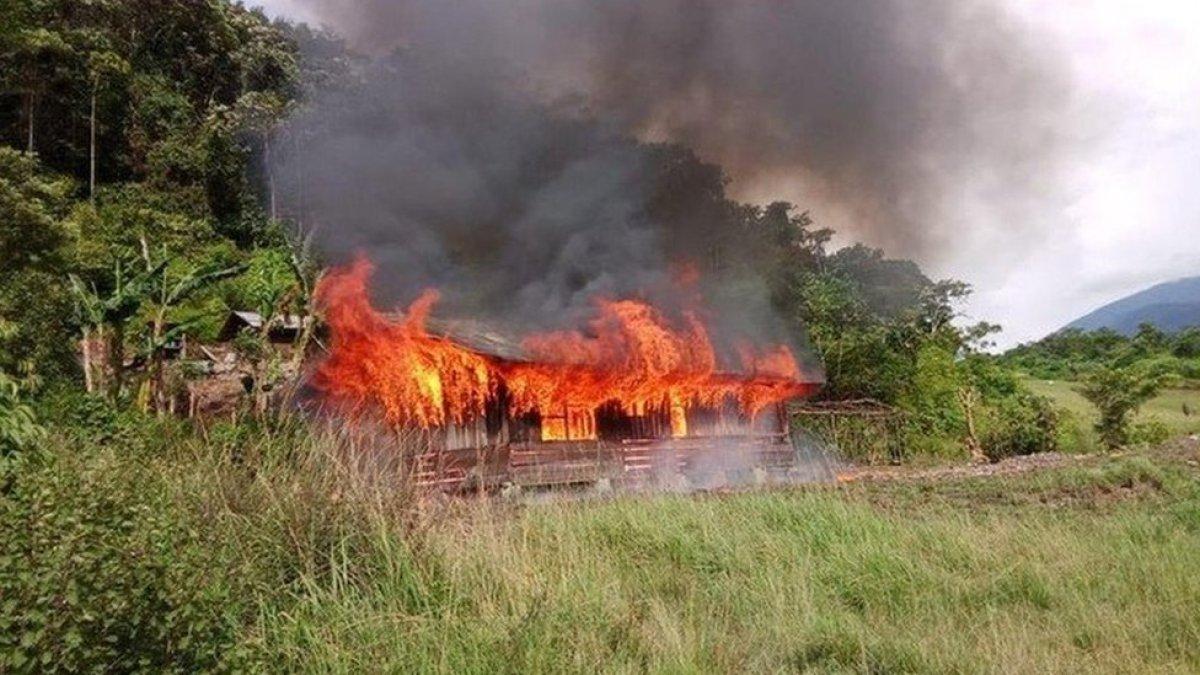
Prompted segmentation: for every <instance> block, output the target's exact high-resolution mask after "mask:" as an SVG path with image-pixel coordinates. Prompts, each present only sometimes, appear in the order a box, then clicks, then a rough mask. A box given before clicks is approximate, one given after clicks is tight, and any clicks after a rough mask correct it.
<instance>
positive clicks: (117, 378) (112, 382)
mask: <svg viewBox="0 0 1200 675" xmlns="http://www.w3.org/2000/svg"><path fill="white" fill-rule="evenodd" d="M108 378H109V379H108V397H109V400H111V401H113V402H116V401H117V400H118V399H120V397H121V387H122V385H123V384H124V381H125V331H124V329H123V328H122V327H121V326H113V327H112V334H111V335H110V336H109V343H108Z"/></svg>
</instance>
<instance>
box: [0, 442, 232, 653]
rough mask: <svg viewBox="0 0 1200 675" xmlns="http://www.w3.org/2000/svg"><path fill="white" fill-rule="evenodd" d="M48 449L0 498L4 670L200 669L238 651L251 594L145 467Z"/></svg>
mask: <svg viewBox="0 0 1200 675" xmlns="http://www.w3.org/2000/svg"><path fill="white" fill-rule="evenodd" d="M98 452H99V454H95V455H93V451H89V450H87V449H73V454H71V453H67V452H58V453H48V454H43V455H42V456H41V457H40V458H39V459H37V460H34V461H30V462H26V463H23V465H22V466H21V467H20V468H19V469H17V471H18V474H17V475H15V476H9V477H8V480H7V482H8V485H9V488H8V489H7V490H6V491H5V494H4V496H3V499H2V500H0V603H3V605H2V611H0V671H12V672H45V671H71V672H74V671H100V670H105V671H116V672H130V671H158V672H162V671H175V672H183V671H189V672H190V671H194V670H203V669H212V668H214V667H217V666H218V665H219V664H220V663H222V662H223V661H224V660H225V659H227V658H229V656H230V655H231V654H232V653H233V652H232V650H233V647H234V641H235V639H236V637H237V635H238V627H239V626H240V624H241V622H242V615H243V613H244V612H245V608H246V605H245V601H246V600H245V599H244V598H241V597H238V595H237V594H235V593H233V592H231V591H230V587H229V586H228V585H225V584H223V583H220V582H221V574H222V570H221V567H220V566H219V565H217V564H215V563H216V561H214V560H212V558H211V557H210V552H209V551H207V550H205V548H204V547H202V546H200V545H199V543H198V542H197V540H196V539H195V537H194V536H193V535H192V534H191V533H190V532H189V528H188V527H187V522H188V521H187V519H186V518H182V517H180V514H179V513H177V512H176V511H175V509H173V508H172V505H171V503H170V501H169V500H168V499H167V498H166V497H165V494H164V491H163V490H162V489H161V483H159V482H158V481H157V479H156V476H155V474H154V473H153V472H152V471H149V470H146V469H145V468H144V467H145V463H143V462H138V461H131V460H129V459H126V458H122V457H120V453H119V452H115V451H110V450H101V451H98Z"/></svg>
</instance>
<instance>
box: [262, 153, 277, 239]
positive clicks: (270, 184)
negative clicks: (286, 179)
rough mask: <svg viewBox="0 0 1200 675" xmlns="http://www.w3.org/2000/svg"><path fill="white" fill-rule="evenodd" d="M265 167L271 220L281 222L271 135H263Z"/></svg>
mask: <svg viewBox="0 0 1200 675" xmlns="http://www.w3.org/2000/svg"><path fill="white" fill-rule="evenodd" d="M263 166H264V167H265V168H266V170H267V194H268V195H269V198H270V200H271V220H279V211H278V209H277V207H276V199H275V170H274V169H273V168H272V167H271V133H270V132H267V133H265V134H263Z"/></svg>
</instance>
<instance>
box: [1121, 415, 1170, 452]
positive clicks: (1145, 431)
mask: <svg viewBox="0 0 1200 675" xmlns="http://www.w3.org/2000/svg"><path fill="white" fill-rule="evenodd" d="M1170 437H1171V430H1170V429H1169V428H1167V425H1166V424H1165V423H1163V421H1162V420H1160V419H1158V418H1157V417H1152V418H1150V419H1147V420H1144V421H1141V422H1138V423H1136V424H1134V425H1133V428H1131V429H1130V430H1129V442H1130V443H1135V444H1144V445H1158V444H1159V443H1162V442H1164V441H1166V440H1167V439H1168V438H1170Z"/></svg>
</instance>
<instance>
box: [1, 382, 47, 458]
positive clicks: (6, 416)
mask: <svg viewBox="0 0 1200 675" xmlns="http://www.w3.org/2000/svg"><path fill="white" fill-rule="evenodd" d="M44 434H45V432H44V430H43V429H42V427H41V425H39V424H38V421H37V417H36V416H35V415H34V412H33V409H32V408H30V407H29V405H28V404H26V403H25V402H24V401H23V400H22V399H21V390H20V387H19V386H18V385H17V383H16V381H14V380H13V379H11V378H9V377H8V376H7V375H5V374H4V373H2V372H0V461H3V459H4V458H6V457H9V456H11V455H14V454H16V453H17V452H19V451H21V450H24V449H26V448H28V447H30V446H32V445H33V444H34V443H36V442H37V441H39V440H41V438H42V437H43V435H44Z"/></svg>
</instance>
